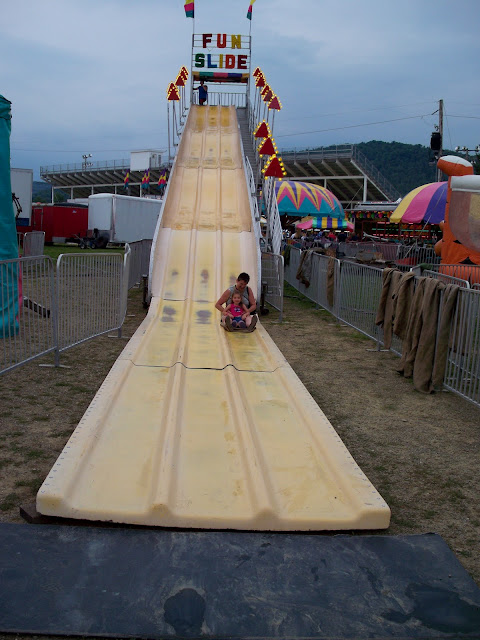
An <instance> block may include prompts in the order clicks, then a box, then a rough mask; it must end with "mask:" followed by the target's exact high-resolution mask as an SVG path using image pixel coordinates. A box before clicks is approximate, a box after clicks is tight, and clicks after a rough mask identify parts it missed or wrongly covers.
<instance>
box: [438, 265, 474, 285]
mask: <svg viewBox="0 0 480 640" xmlns="http://www.w3.org/2000/svg"><path fill="white" fill-rule="evenodd" d="M429 269H430V270H431V271H437V272H438V273H442V274H443V275H445V276H451V277H454V278H460V279H461V280H466V281H467V282H469V283H470V285H471V286H473V285H475V284H476V283H480V265H478V264H435V265H430V266H429Z"/></svg>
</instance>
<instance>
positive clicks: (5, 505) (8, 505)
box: [0, 493, 19, 511]
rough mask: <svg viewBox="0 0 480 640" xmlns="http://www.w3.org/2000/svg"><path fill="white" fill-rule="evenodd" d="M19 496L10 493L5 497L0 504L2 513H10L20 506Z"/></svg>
mask: <svg viewBox="0 0 480 640" xmlns="http://www.w3.org/2000/svg"><path fill="white" fill-rule="evenodd" d="M18 499H19V497H18V495H17V494H16V493H9V494H8V496H5V498H4V499H3V501H2V502H0V511H10V509H13V508H14V507H16V506H17V504H18Z"/></svg>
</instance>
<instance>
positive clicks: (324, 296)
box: [285, 247, 340, 316]
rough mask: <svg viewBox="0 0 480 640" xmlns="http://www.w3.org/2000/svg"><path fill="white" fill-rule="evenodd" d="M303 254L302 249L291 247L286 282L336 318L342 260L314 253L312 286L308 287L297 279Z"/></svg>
mask: <svg viewBox="0 0 480 640" xmlns="http://www.w3.org/2000/svg"><path fill="white" fill-rule="evenodd" d="M302 253H303V252H302V251H300V249H297V248H295V247H291V249H290V257H289V264H288V266H286V268H285V280H286V281H287V282H288V283H289V284H291V285H292V286H293V287H295V289H297V290H298V291H300V293H302V294H303V295H304V296H305V297H306V298H309V299H310V300H312V302H315V304H318V305H319V306H321V307H323V308H324V309H327V311H330V312H331V313H333V314H334V315H335V316H336V315H337V311H336V300H337V298H338V294H337V290H338V286H339V282H340V278H339V275H340V260H337V258H331V257H330V256H326V255H323V254H320V253H315V252H313V253H312V254H311V260H312V263H311V270H310V275H309V281H310V285H309V286H307V285H306V284H304V283H302V282H300V281H299V280H297V277H296V276H297V272H298V269H299V267H300V260H301V256H302Z"/></svg>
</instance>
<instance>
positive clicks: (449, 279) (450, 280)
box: [422, 269, 470, 289]
mask: <svg viewBox="0 0 480 640" xmlns="http://www.w3.org/2000/svg"><path fill="white" fill-rule="evenodd" d="M422 276H425V277H427V278H435V279H436V280H440V281H441V282H443V283H444V284H456V285H457V286H459V287H463V288H464V289H470V285H469V283H468V282H467V281H466V280H462V279H461V278H456V277H455V276H450V275H448V274H446V273H443V272H441V271H432V270H430V269H424V270H423V271H422Z"/></svg>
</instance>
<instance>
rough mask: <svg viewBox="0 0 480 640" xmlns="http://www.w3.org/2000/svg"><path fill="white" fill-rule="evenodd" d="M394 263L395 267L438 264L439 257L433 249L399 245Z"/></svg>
mask: <svg viewBox="0 0 480 640" xmlns="http://www.w3.org/2000/svg"><path fill="white" fill-rule="evenodd" d="M395 262H396V264H397V265H403V266H408V267H413V266H415V265H417V264H424V263H428V264H440V257H439V256H437V255H436V254H435V249H434V248H433V247H418V246H417V245H403V244H399V245H398V253H397V257H396V260H395Z"/></svg>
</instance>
